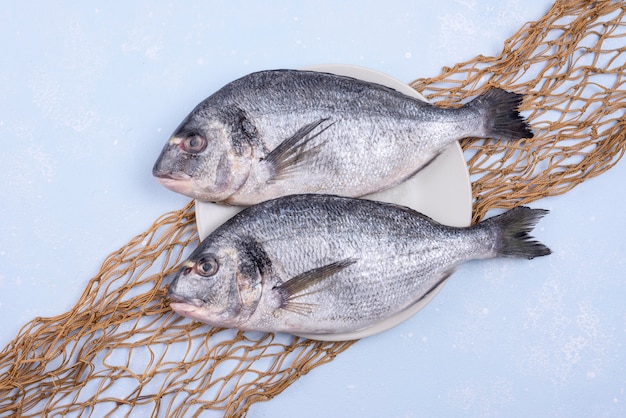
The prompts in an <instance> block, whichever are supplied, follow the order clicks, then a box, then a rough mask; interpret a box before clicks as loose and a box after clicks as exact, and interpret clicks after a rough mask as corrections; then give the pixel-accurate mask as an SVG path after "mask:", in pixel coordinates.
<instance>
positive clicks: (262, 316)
mask: <svg viewBox="0 0 626 418" xmlns="http://www.w3.org/2000/svg"><path fill="white" fill-rule="evenodd" d="M546 213H547V211H545V210H541V209H529V208H527V207H517V208H515V209H512V210H510V211H508V212H505V213H504V214H502V215H499V216H496V217H493V218H490V219H487V220H485V221H483V222H480V223H478V224H476V225H474V226H471V227H465V228H458V227H450V226H445V225H441V224H439V223H436V222H435V221H433V220H431V219H430V218H428V217H426V216H424V215H422V214H420V213H418V212H416V211H414V210H412V209H409V208H406V207H401V206H397V205H393V204H388V203H380V202H374V201H369V200H363V199H353V198H344V197H337V196H331V195H292V196H287V197H282V198H278V199H275V200H270V201H267V202H264V203H261V204H258V205H255V206H251V207H249V208H247V209H245V210H244V211H242V212H240V213H239V214H238V215H236V216H235V217H233V218H231V219H230V220H229V221H228V222H226V223H225V224H223V225H222V226H221V227H219V228H218V229H217V230H215V231H214V232H213V233H212V234H211V235H209V236H208V237H207V238H206V239H205V240H204V241H203V242H202V243H201V244H200V246H199V247H198V248H197V249H196V250H195V251H194V252H193V253H192V254H191V256H190V257H189V259H188V260H187V261H186V262H184V263H183V265H182V267H181V268H180V270H179V271H178V273H177V274H176V277H175V279H174V280H173V282H172V283H171V284H170V286H169V290H168V297H169V299H170V306H171V307H172V309H173V310H174V311H176V312H178V313H179V314H181V315H183V316H187V317H189V318H192V319H195V320H197V321H201V322H206V323H209V324H212V325H215V326H219V327H229V328H237V329H241V330H257V331H272V332H287V333H292V334H296V335H307V336H313V337H314V338H317V337H315V336H321V337H320V338H319V339H324V337H323V336H324V335H329V334H350V333H355V332H357V331H360V330H363V329H367V328H368V327H372V326H374V325H375V324H376V323H378V322H379V321H382V320H385V319H387V318H390V317H392V316H394V315H396V314H398V313H400V312H402V311H404V310H407V309H410V308H411V307H412V306H413V305H415V304H417V303H419V302H420V301H421V300H423V299H424V298H426V297H428V295H429V294H430V293H431V292H433V290H434V289H436V288H438V287H439V286H440V285H441V284H442V283H443V282H444V281H445V280H446V279H447V278H448V277H449V276H450V275H451V274H452V273H453V272H454V270H455V268H456V267H457V266H458V265H459V264H461V263H463V262H464V261H467V260H471V259H479V258H493V257H519V258H528V259H531V258H533V257H538V256H543V255H547V254H550V250H549V249H548V248H547V247H546V246H544V245H543V244H541V243H539V242H537V241H534V240H533V239H532V237H530V236H529V232H530V230H531V229H532V228H533V226H534V225H535V223H536V222H537V221H538V220H539V219H540V218H541V217H542V216H543V215H544V214H546Z"/></svg>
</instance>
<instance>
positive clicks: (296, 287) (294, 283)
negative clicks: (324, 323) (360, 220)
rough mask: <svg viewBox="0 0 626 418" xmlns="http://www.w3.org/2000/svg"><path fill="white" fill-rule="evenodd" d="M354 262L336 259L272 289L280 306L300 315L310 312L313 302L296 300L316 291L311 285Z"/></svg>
mask: <svg viewBox="0 0 626 418" xmlns="http://www.w3.org/2000/svg"><path fill="white" fill-rule="evenodd" d="M356 262H357V259H356V258H347V259H345V260H341V261H336V262H334V263H330V264H327V265H325V266H322V267H317V268H314V269H312V270H309V271H305V272H304V273H301V274H299V275H297V276H296V277H294V278H292V279H290V280H287V281H286V282H284V283H282V284H280V285H278V286H276V287H274V290H275V291H277V292H278V294H279V295H280V301H281V304H280V307H281V308H282V309H285V310H288V311H292V312H294V313H298V314H302V315H306V314H308V313H311V311H312V307H313V306H314V304H311V303H306V302H298V301H297V299H298V298H301V297H303V296H307V295H311V294H313V293H316V292H318V291H319V290H320V289H317V290H311V287H312V286H314V285H316V284H319V283H322V282H323V281H324V280H326V279H328V278H330V277H332V276H333V275H335V274H337V273H338V272H340V271H341V270H343V269H345V268H346V267H348V266H351V265H352V264H354V263H356Z"/></svg>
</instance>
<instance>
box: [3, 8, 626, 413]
mask: <svg viewBox="0 0 626 418" xmlns="http://www.w3.org/2000/svg"><path fill="white" fill-rule="evenodd" d="M625 14H626V5H625V4H624V3H623V2H621V1H609V0H605V1H588V0H570V1H567V0H562V1H557V2H556V3H555V4H554V6H553V7H552V8H551V9H550V10H549V12H548V13H547V14H546V15H545V16H544V17H543V18H542V19H540V20H539V21H537V22H531V23H527V24H526V25H524V26H523V27H522V28H521V29H520V30H519V31H518V32H517V33H516V34H515V35H513V36H512V37H511V38H510V39H509V40H508V41H506V43H505V45H504V49H503V51H502V53H501V54H500V55H499V56H497V57H485V56H478V57H476V58H474V59H472V60H470V61H468V62H464V63H460V64H457V65H455V66H454V67H452V68H444V69H443V71H442V73H441V74H440V75H439V76H437V77H433V78H424V79H418V80H416V81H414V82H413V83H412V86H413V87H414V88H415V89H416V90H418V91H419V92H420V93H422V94H423V95H424V96H426V97H427V98H428V99H429V100H430V101H432V102H436V103H437V104H439V105H442V106H456V105H458V104H459V103H460V102H462V101H463V100H465V99H467V98H469V97H470V96H476V95H477V94H480V93H481V92H484V91H485V90H487V89H488V88H490V87H495V86H498V87H502V88H506V89H508V90H512V91H516V92H522V93H524V94H525V95H526V98H525V101H524V104H523V107H522V109H523V111H524V114H525V115H526V116H527V117H528V120H529V122H530V124H531V125H532V128H533V130H534V131H535V137H534V138H533V139H532V140H526V141H519V142H507V143H500V142H495V141H491V140H478V139H472V138H470V139H467V140H464V141H463V142H462V147H463V149H464V150H465V155H466V158H467V160H468V167H469V171H470V175H471V179H472V184H473V186H472V187H473V195H474V199H475V201H474V215H473V218H474V221H478V220H479V219H481V218H482V217H483V216H484V215H485V213H486V212H487V211H488V210H489V209H492V208H510V207H513V206H516V205H519V204H524V203H528V202H531V201H534V200H536V199H538V198H541V197H544V196H551V195H556V194H560V193H564V192H566V191H568V190H570V189H571V188H573V187H574V186H576V185H577V184H579V183H581V182H582V181H584V180H585V179H587V178H590V177H593V176H597V175H599V174H601V173H602V172H604V171H606V170H608V169H609V168H611V167H612V166H613V165H615V164H616V163H617V161H618V160H619V159H620V158H621V157H622V155H623V154H624V150H625V148H626V141H625V131H624V124H625V119H626V85H625V79H624V77H625V76H624V74H625V71H626V53H625V49H626V48H625V46H624V45H626V22H625V20H624V15H625ZM197 244H198V238H197V233H196V228H195V222H194V211H193V205H192V203H190V204H188V205H187V206H186V207H185V208H183V209H181V210H179V211H175V212H171V213H168V214H165V215H164V216H162V217H161V218H159V219H157V220H156V221H155V223H154V224H153V225H152V226H151V227H150V228H149V229H148V230H147V231H146V232H144V233H143V234H140V235H138V236H136V237H135V238H133V239H132V240H131V241H130V242H129V243H128V244H127V245H125V246H124V247H123V248H121V249H120V250H119V251H117V252H115V253H113V254H111V255H109V256H108V257H107V258H106V260H105V261H104V263H103V265H102V267H101V269H100V271H99V272H98V274H97V275H96V276H95V277H94V278H92V279H91V280H90V281H89V283H88V285H87V287H86V289H85V291H84V293H83V294H82V296H81V297H80V299H79V301H78V303H77V304H76V306H75V307H74V308H73V309H71V310H70V311H68V312H66V313H65V314H63V315H59V316H56V317H52V318H35V319H34V320H32V321H31V322H30V323H28V324H27V325H26V326H24V328H23V329H22V330H21V331H20V332H19V334H18V335H17V336H16V337H15V339H14V340H13V341H12V342H11V343H10V344H8V345H7V346H6V347H5V348H4V350H3V351H2V352H1V353H0V376H1V377H0V415H1V416H23V417H31V416H32V417H34V416H56V415H63V416H66V415H67V416H79V415H80V416H94V417H102V416H110V415H115V416H123V415H130V414H131V413H132V414H133V415H135V416H136V415H140V416H154V417H156V416H168V417H170V416H171V417H180V416H198V415H200V414H201V413H202V412H203V411H206V410H214V411H219V412H222V413H223V414H224V415H226V416H242V415H245V413H246V412H247V410H248V408H249V407H250V405H252V404H253V403H255V402H258V401H266V400H269V399H271V398H272V397H274V396H276V395H277V394H279V393H280V392H282V391H283V390H284V389H285V388H286V387H287V386H289V385H290V384H291V383H292V382H294V381H295V380H296V379H298V377H299V376H301V375H303V374H306V373H308V372H309V371H310V370H311V369H313V368H315V367H317V366H320V365H322V364H324V363H327V362H330V361H332V360H333V358H334V357H335V356H336V355H338V354H339V353H341V352H343V351H344V350H346V349H348V348H349V347H350V345H352V344H354V342H338V343H326V342H316V341H309V340H306V339H302V338H297V337H292V336H286V335H274V334H267V333H243V332H238V331H234V330H223V329H218V328H214V327H209V326H207V325H203V324H199V323H195V322H191V321H189V320H187V319H184V318H182V317H180V316H178V315H176V314H174V313H173V312H171V310H170V309H169V308H168V306H167V304H166V301H165V299H164V295H165V285H166V284H167V280H164V277H165V276H167V275H168V274H170V273H172V272H174V271H175V269H176V266H177V265H178V264H179V263H180V262H181V261H182V260H183V258H184V257H185V256H186V255H187V254H188V253H189V251H190V250H191V249H193V248H194V247H195V246H196V245H197ZM181 352H182V353H184V355H182V356H181Z"/></svg>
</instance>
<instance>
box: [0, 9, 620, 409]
mask: <svg viewBox="0 0 626 418" xmlns="http://www.w3.org/2000/svg"><path fill="white" fill-rule="evenodd" d="M550 4H551V2H549V1H533V2H527V1H515V0H501V1H477V0H438V1H436V2H410V1H385V2H374V1H358V2H357V1H351V2H342V3H340V4H339V2H331V1H317V2H306V3H304V2H302V3H298V4H295V2H291V1H290V2H287V1H285V2H254V3H253V2H236V1H224V2H221V1H208V2H203V3H194V4H192V3H190V2H147V1H145V2H139V1H138V2H126V3H124V4H123V5H122V4H121V3H119V6H114V5H112V4H110V3H107V2H81V3H78V2H30V3H27V2H22V3H18V2H14V3H12V4H11V5H9V6H5V7H3V9H2V11H1V12H0V28H1V29H0V43H1V45H2V55H3V64H2V66H0V91H1V94H2V100H1V101H0V141H1V142H0V143H1V144H2V153H1V154H0V199H1V201H0V202H1V206H0V345H1V346H2V347H4V346H5V345H6V344H7V343H8V342H9V341H11V340H12V339H13V337H14V336H15V335H16V333H17V332H18V330H19V329H20V328H21V327H22V326H23V325H24V324H25V323H26V322H28V321H30V320H31V319H33V318H34V317H36V316H52V315H57V314H60V313H62V312H65V311H67V310H68V309H70V308H71V307H72V306H73V305H74V303H75V302H76V300H77V298H78V297H79V296H80V294H81V292H82V291H83V289H84V286H85V284H86V283H87V281H88V280H89V279H90V278H91V277H92V276H93V275H94V274H95V273H96V272H97V271H98V270H99V267H100V263H101V262H102V261H103V260H104V258H105V257H106V256H107V255H108V254H109V253H111V252H113V251H115V250H117V249H118V248H119V247H121V246H123V245H125V244H126V243H127V241H128V240H129V239H130V238H132V237H133V236H134V235H136V234H137V233H140V232H142V231H144V230H145V229H146V228H148V227H149V226H150V225H151V223H152V221H153V220H154V219H156V218H157V217H158V216H159V215H161V214H163V213H165V212H167V211H170V210H174V209H178V208H181V207H182V206H184V205H185V204H186V203H187V202H188V199H187V198H186V197H183V196H179V195H176V194H174V193H172V192H169V191H167V190H165V189H164V188H163V187H161V186H160V185H158V184H157V183H156V181H154V180H153V178H152V177H151V173H150V170H151V168H152V164H153V163H154V160H155V159H156V157H157V156H158V154H159V151H160V149H161V147H162V145H163V144H164V142H165V140H166V139H167V137H168V136H169V134H170V133H171V132H172V131H173V129H174V128H175V127H176V126H177V125H178V123H179V122H180V121H181V120H182V118H183V117H184V116H185V115H186V114H187V113H188V112H189V111H190V110H191V108H193V106H195V105H196V104H197V103H198V102H199V101H200V100H202V99H204V98H205V97H206V96H208V95H209V94H210V93H212V92H214V91H215V90H216V89H218V88H219V87H221V86H222V85H223V84H225V83H227V82H228V81H231V80H233V79H235V78H237V77H239V76H242V75H244V74H246V73H249V72H252V71H255V70H260V69H268V68H298V67H302V66H306V65H312V64H322V63H346V64H356V65H361V66H366V67H371V68H374V69H376V70H379V71H383V72H385V73H388V74H390V75H392V76H394V77H396V78H398V79H400V80H404V81H406V82H410V81H412V80H413V79H415V78H417V77H421V76H425V77H428V76H434V75H437V74H438V73H439V72H440V69H441V67H442V66H444V65H446V66H450V65H453V64H455V63H457V62H460V61H463V60H466V59H470V58H472V57H474V56H475V55H478V54H485V55H494V54H497V53H498V52H499V51H500V49H501V46H502V43H503V41H504V40H505V39H507V38H508V37H509V36H511V35H512V34H513V33H514V32H515V31H516V30H517V29H518V28H519V27H520V26H521V25H522V24H524V23H525V22H527V21H529V20H536V19H538V18H540V17H541V16H542V15H543V14H544V13H545V12H546V11H547V10H548V7H549V6H550ZM625 164H626V163H624V162H621V163H620V164H618V166H617V167H615V168H613V169H612V170H610V171H609V172H607V173H606V174H604V175H602V176H601V177H598V178H596V179H591V180H589V181H587V182H585V183H584V184H582V185H581V186H579V187H577V188H576V189H574V190H573V191H571V192H569V193H568V194H566V195H563V196H558V197H553V198H546V199H543V200H541V201H538V202H535V203H534V204H533V206H534V207H542V208H547V209H550V210H551V213H550V215H549V216H547V217H546V218H545V219H544V220H543V221H542V222H541V223H540V224H539V226H538V228H537V230H536V235H537V236H538V237H539V238H540V239H541V240H542V241H543V242H545V243H546V244H547V245H549V246H550V247H551V248H552V249H553V251H554V254H553V255H551V256H550V257H544V258H541V259H536V260H533V261H532V262H527V261H509V260H504V261H503V260H497V261H485V262H473V263H469V264H468V265H466V266H464V267H463V268H461V269H460V271H458V273H457V274H456V275H455V276H454V277H453V278H452V280H451V281H450V282H449V283H448V285H447V286H446V287H445V288H444V290H443V291H442V292H441V293H440V294H439V295H438V296H437V298H436V299H435V300H434V301H433V302H432V303H431V304H430V305H429V306H428V307H427V308H426V309H425V310H424V311H422V312H421V313H420V314H418V315H417V316H415V317H413V318H411V319H410V320H409V321H407V322H406V323H404V324H402V325H401V326H399V327H398V328H395V329H393V330H390V331H388V332H386V333H383V334H381V335H377V336H374V337H371V338H367V339H365V340H363V341H360V342H359V343H357V344H356V345H355V346H353V347H352V348H350V349H349V350H348V351H347V352H345V353H343V354H342V355H340V356H339V357H338V358H337V359H336V360H335V361H333V362H332V363H330V364H328V365H325V366H323V367H320V368H317V369H315V370H314V371H312V372H311V373H310V374H308V375H307V376H305V377H303V378H301V379H300V380H298V381H297V382H296V383H295V384H294V385H292V386H291V387H290V388H288V389H287V390H286V391H285V392H284V393H283V394H281V395H280V396H278V397H277V398H276V399H274V400H271V401H270V402H266V403H261V404H256V405H255V406H253V407H252V408H251V411H250V416H252V417H277V416H300V417H319V416H337V417H344V416H360V417H383V416H384V417H423V416H424V417H425V416H428V417H433V416H476V417H479V416H480V417H494V416H506V417H513V416H519V417H527V416H563V417H572V416H581V417H582V416H585V417H589V416H594V417H601V416H607V417H618V416H626V394H625V390H626V370H624V365H625V364H626V347H625V344H626V307H625V305H626V304H625V303H624V296H625V295H626V285H625V280H624V273H623V270H624V265H625V263H626V256H625V255H624V254H623V251H624V246H625V245H624V244H626V239H625V238H624V230H625V227H626V219H625V217H624V206H625V203H626V202H625V198H624V193H623V189H624V186H623V184H624V181H623V179H624V178H626V165H625Z"/></svg>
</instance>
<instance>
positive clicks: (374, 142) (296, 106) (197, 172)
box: [153, 70, 532, 205]
mask: <svg viewBox="0 0 626 418" xmlns="http://www.w3.org/2000/svg"><path fill="white" fill-rule="evenodd" d="M521 101H522V96H521V95H519V94H516V93H511V92H507V91H504V90H501V89H492V90H490V91H488V92H487V93H485V94H484V95H482V96H479V97H477V98H476V99H474V100H473V101H470V102H468V103H467V104H465V105H463V106H461V107H459V108H439V107H437V106H434V105H431V104H428V103H425V102H422V101H420V100H417V99H415V98H413V97H409V96H407V95H404V94H402V93H400V92H398V91H396V90H393V89H391V88H388V87H385V86H382V85H379V84H376V83H370V82H366V81H362V80H357V79H354V78H350V77H345V76H339V75H334V74H328V73H321V72H315V71H298V70H269V71H260V72H256V73H252V74H249V75H247V76H244V77H242V78H240V79H238V80H235V81H233V82H231V83H229V84H227V85H226V86H224V87H223V88H222V89H220V90H218V91H217V92H215V93H214V94H213V95H211V96H209V97H208V98H207V99H205V100H204V101H202V102H201V103H200V104H198V105H197V106H196V107H195V108H194V109H193V110H192V112H191V113H190V114H189V115H188V116H187V117H186V118H185V119H184V120H183V121H182V123H181V124H180V125H179V127H178V128H177V129H176V130H175V131H174V133H173V134H172V137H171V138H170V139H169V140H168V141H167V143H166V145H165V146H164V147H163V150H162V151H161V154H160V156H159V158H158V159H157V161H156V163H155V165H154V167H153V175H154V176H155V177H156V178H157V179H158V180H159V181H160V182H161V183H162V184H163V185H164V186H165V187H168V188H169V189H171V190H174V191H177V192H179V193H183V194H185V195H188V196H190V197H193V198H196V199H199V200H203V201H211V202H220V203H226V204H233V205H251V204H255V203H259V202H262V201H264V200H269V199H272V198H276V197H280V196H284V195H289V194H305V193H325V194H336V195H341V196H348V197H360V196H364V195H367V194H371V193H374V192H378V191H382V190H385V189H388V188H390V187H393V186H395V185H396V184H399V183H401V182H403V181H405V180H407V179H408V178H410V177H411V176H413V175H414V174H415V173H417V172H418V171H419V170H420V169H421V168H423V167H424V166H425V165H426V164H428V163H429V162H430V161H432V160H433V159H434V158H436V157H437V155H439V154H440V153H441V152H442V151H443V150H444V149H446V148H447V147H448V146H449V145H450V144H452V143H453V142H455V141H457V140H459V139H462V138H465V137H470V136H472V137H490V138H496V139H502V140H516V139H519V138H530V137H532V132H531V130H530V127H529V126H528V124H527V123H526V122H525V120H524V119H523V118H522V117H521V116H520V114H519V112H518V108H519V105H520V103H521Z"/></svg>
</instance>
